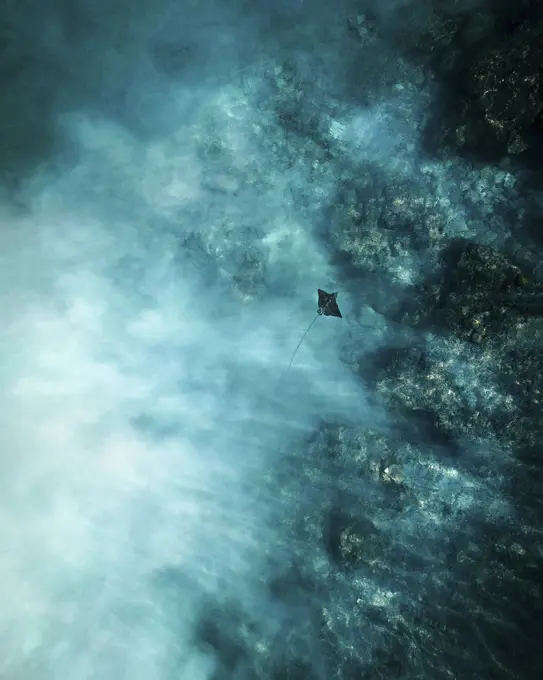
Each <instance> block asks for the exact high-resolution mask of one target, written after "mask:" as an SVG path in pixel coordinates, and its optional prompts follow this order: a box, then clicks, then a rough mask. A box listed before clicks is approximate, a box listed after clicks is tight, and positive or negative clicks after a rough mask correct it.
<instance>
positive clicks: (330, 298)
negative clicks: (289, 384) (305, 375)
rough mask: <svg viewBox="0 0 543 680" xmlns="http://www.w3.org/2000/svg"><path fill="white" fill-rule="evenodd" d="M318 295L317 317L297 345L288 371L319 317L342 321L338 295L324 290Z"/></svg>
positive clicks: (319, 291) (318, 291)
mask: <svg viewBox="0 0 543 680" xmlns="http://www.w3.org/2000/svg"><path fill="white" fill-rule="evenodd" d="M317 293H318V295H319V301H318V306H317V316H316V317H315V318H314V319H313V321H312V322H311V323H310V324H309V326H308V327H307V329H306V330H305V332H304V334H303V335H302V337H301V338H300V342H299V343H298V344H297V345H296V349H295V350H294V352H293V354H292V357H291V359H290V363H289V365H288V368H287V371H289V370H290V367H291V366H292V362H293V361H294V357H295V356H296V352H297V351H298V350H299V349H300V345H301V344H302V342H303V341H304V338H305V336H306V335H307V334H308V333H309V331H310V330H311V326H312V325H313V324H314V323H315V321H316V320H317V319H318V318H319V316H336V317H338V318H339V319H342V318H343V317H342V315H341V312H340V311H339V307H338V304H337V299H336V298H337V293H327V292H326V291H324V290H321V289H320V288H317Z"/></svg>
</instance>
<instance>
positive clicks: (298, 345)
mask: <svg viewBox="0 0 543 680" xmlns="http://www.w3.org/2000/svg"><path fill="white" fill-rule="evenodd" d="M319 316H320V314H317V316H316V317H315V318H314V319H313V321H312V322H311V323H310V324H309V326H308V327H307V328H306V330H305V333H304V334H303V335H302V337H301V338H300V342H299V343H298V344H297V345H296V349H295V350H294V352H293V354H292V358H291V360H290V364H289V365H288V368H287V373H288V371H290V367H291V366H292V362H293V361H294V357H295V356H296V352H297V351H298V350H299V349H300V345H301V344H302V342H303V341H304V338H305V336H306V335H307V334H308V333H309V331H310V330H311V326H312V325H313V324H314V323H315V321H316V320H317V319H318V318H319Z"/></svg>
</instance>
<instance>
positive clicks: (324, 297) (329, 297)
mask: <svg viewBox="0 0 543 680" xmlns="http://www.w3.org/2000/svg"><path fill="white" fill-rule="evenodd" d="M317 292H318V294H319V309H318V314H319V316H320V315H324V316H338V317H339V318H340V319H342V318H343V317H342V316H341V312H340V311H339V307H338V306H337V301H336V298H337V293H327V292H326V291H324V290H321V289H320V288H317Z"/></svg>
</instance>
